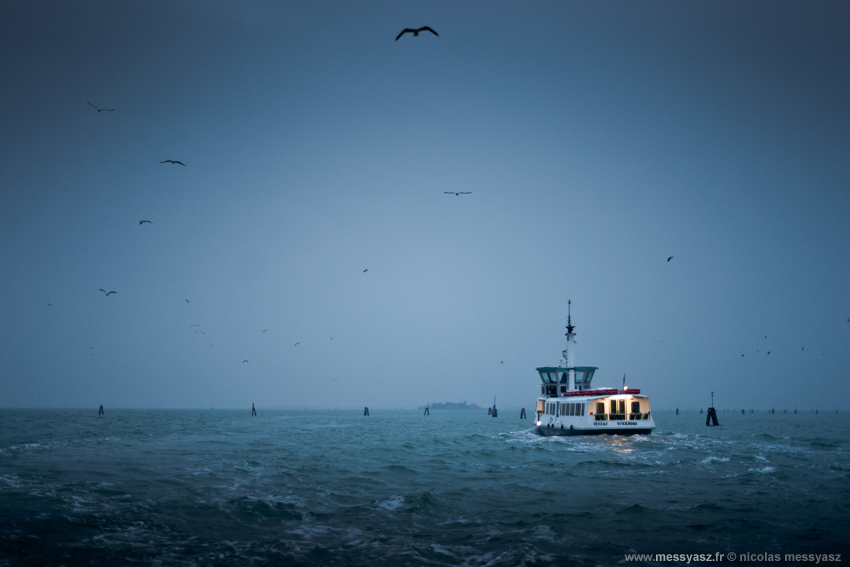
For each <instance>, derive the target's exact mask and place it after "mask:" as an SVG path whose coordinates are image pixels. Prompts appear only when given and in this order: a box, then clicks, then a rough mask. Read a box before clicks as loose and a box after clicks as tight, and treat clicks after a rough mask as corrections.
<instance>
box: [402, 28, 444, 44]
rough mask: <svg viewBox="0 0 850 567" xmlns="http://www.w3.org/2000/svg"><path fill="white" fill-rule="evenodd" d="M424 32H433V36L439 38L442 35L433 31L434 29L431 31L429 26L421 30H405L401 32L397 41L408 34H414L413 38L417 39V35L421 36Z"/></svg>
mask: <svg viewBox="0 0 850 567" xmlns="http://www.w3.org/2000/svg"><path fill="white" fill-rule="evenodd" d="M423 31H429V32H431V33H432V34H434V35H436V36H437V37H440V34H438V33H437V32H435V31H434V30H432V29H431V28H429V27H428V26H422V27H421V28H419V29H413V28H404V29H403V30H401V33H400V34H398V36H396V38H395V40H396V41H398V39H399V38H400V37H401V36H403V35H404V34H406V33H412V34H413V37H416V36H417V35H419V32H423Z"/></svg>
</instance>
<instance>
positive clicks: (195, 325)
mask: <svg viewBox="0 0 850 567" xmlns="http://www.w3.org/2000/svg"><path fill="white" fill-rule="evenodd" d="M192 327H200V325H198V324H197V323H196V324H194V325H189V328H190V329H191V328H192Z"/></svg>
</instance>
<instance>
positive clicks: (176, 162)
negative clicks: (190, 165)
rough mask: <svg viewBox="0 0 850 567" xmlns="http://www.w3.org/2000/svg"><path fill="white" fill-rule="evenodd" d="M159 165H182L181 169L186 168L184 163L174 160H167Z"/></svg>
mask: <svg viewBox="0 0 850 567" xmlns="http://www.w3.org/2000/svg"><path fill="white" fill-rule="evenodd" d="M159 163H173V164H175V165H182V166H183V167H186V164H185V163H183V162H182V161H177V160H176V159H167V160H165V161H161V162H159Z"/></svg>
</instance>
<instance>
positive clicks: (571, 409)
mask: <svg viewBox="0 0 850 567" xmlns="http://www.w3.org/2000/svg"><path fill="white" fill-rule="evenodd" d="M575 414H576V404H570V415H575Z"/></svg>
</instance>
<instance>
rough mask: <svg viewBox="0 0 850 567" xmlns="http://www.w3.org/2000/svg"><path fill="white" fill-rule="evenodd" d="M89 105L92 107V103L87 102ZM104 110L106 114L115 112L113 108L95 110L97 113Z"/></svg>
mask: <svg viewBox="0 0 850 567" xmlns="http://www.w3.org/2000/svg"><path fill="white" fill-rule="evenodd" d="M86 102H89V101H86ZM89 105H91V106H94V105H93V104H92V103H90V102H89ZM94 107H95V108H97V107H96V106H94ZM104 110H105V111H106V112H115V109H114V108H97V111H98V112H103V111H104Z"/></svg>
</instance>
